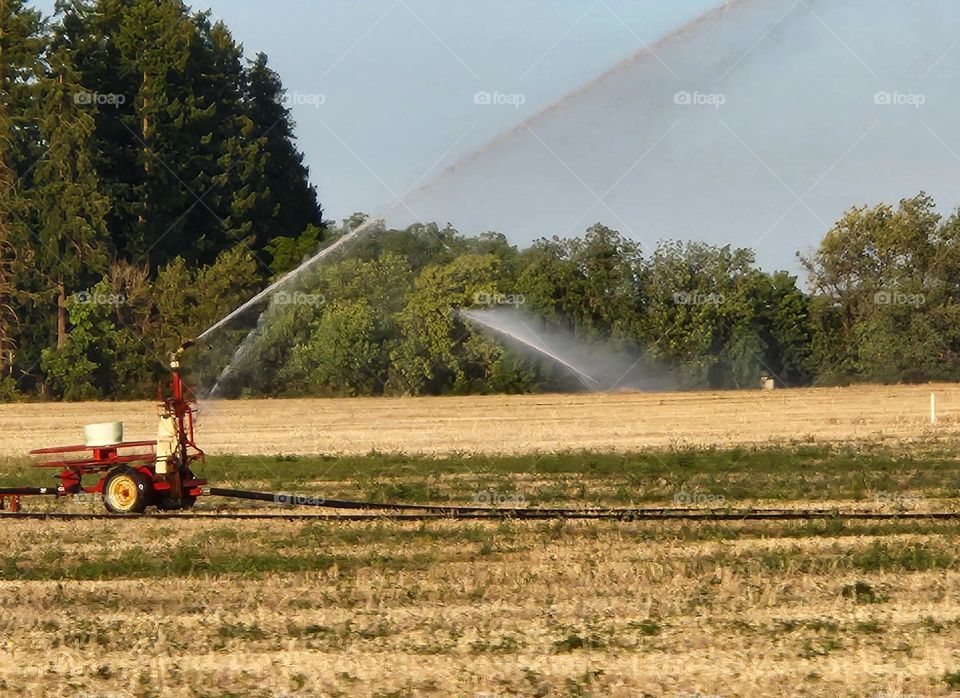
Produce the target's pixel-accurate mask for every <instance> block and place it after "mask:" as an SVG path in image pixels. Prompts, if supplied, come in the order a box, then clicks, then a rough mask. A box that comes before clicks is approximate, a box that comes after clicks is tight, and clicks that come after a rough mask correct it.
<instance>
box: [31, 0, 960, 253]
mask: <svg viewBox="0 0 960 698" xmlns="http://www.w3.org/2000/svg"><path fill="white" fill-rule="evenodd" d="M40 6H41V7H44V8H45V9H49V8H50V7H51V6H52V2H46V3H40ZM209 6H210V7H211V9H212V11H213V14H214V16H215V17H218V18H222V19H224V20H225V21H226V22H227V24H228V25H229V27H230V28H231V30H232V31H233V33H234V35H235V36H236V38H237V39H238V40H239V41H241V42H242V43H243V44H244V47H245V50H246V52H247V54H248V55H253V53H255V52H256V51H260V50H262V51H264V52H266V53H267V54H268V55H269V57H270V60H271V64H272V65H273V67H274V69H276V70H277V71H278V72H279V73H280V74H281V76H282V77H283V81H284V84H285V85H286V87H287V89H288V90H289V92H290V93H291V95H292V98H293V112H294V115H295V118H296V120H297V122H298V129H297V133H298V137H299V145H300V147H301V149H302V150H303V151H304V153H305V154H306V160H307V163H308V164H309V165H310V168H311V174H312V179H313V181H314V182H315V184H316V185H317V188H318V190H319V192H320V195H321V200H322V202H323V204H324V207H325V210H326V213H327V216H328V218H332V219H340V218H342V217H344V216H346V215H349V214H350V213H352V212H354V211H365V212H368V213H371V214H385V215H386V218H387V220H388V223H390V224H392V225H405V224H408V223H410V222H413V221H415V220H424V221H432V220H434V221H437V222H439V223H440V224H443V223H446V222H451V223H452V224H454V225H455V226H456V227H457V228H458V229H460V230H461V231H463V232H465V233H467V234H477V233H480V232H484V231H486V230H498V231H501V232H504V233H505V234H507V235H508V237H509V238H510V239H511V240H512V241H513V242H515V243H517V244H520V245H525V244H527V243H529V242H530V241H531V240H533V239H535V238H537V237H541V236H550V235H567V236H570V235H576V234H580V233H582V232H583V231H584V229H585V228H586V227H587V226H589V225H591V224H592V223H595V222H603V223H605V224H607V225H609V226H611V227H614V228H617V229H619V230H620V231H621V232H623V233H625V234H627V235H629V236H631V237H633V238H634V239H636V240H638V241H639V242H641V244H642V246H643V247H644V249H646V250H648V251H649V250H650V249H651V248H652V247H654V246H655V245H656V244H657V242H658V241H659V240H662V239H685V240H703V241H707V242H710V243H714V244H720V245H722V244H734V245H739V246H747V247H751V248H753V249H755V250H756V251H757V256H758V261H759V262H760V264H761V265H762V266H763V267H765V268H768V269H772V268H784V269H789V270H791V271H794V272H796V271H799V269H800V265H799V263H798V261H797V258H796V253H797V252H798V251H799V252H805V253H807V252H810V251H811V250H812V249H813V247H814V246H815V245H816V244H817V242H818V241H819V240H820V238H822V236H823V235H824V233H825V232H826V231H827V230H828V229H829V228H830V226H831V225H832V223H833V221H835V220H836V219H837V218H838V217H839V216H840V215H841V214H842V213H843V211H844V210H846V209H848V208H850V207H851V206H854V205H865V204H871V205H872V204H876V203H879V202H890V203H895V202H896V201H897V200H899V199H900V198H903V197H908V196H913V195H915V194H917V193H918V192H919V191H920V190H925V191H927V192H928V193H931V194H932V195H934V197H935V198H936V199H937V201H938V202H939V204H940V206H941V209H942V210H943V211H944V212H945V213H949V212H950V211H952V210H953V209H955V208H956V206H957V205H958V204H960V195H958V191H960V135H958V134H957V132H956V128H955V114H956V113H957V111H958V110H960V96H958V95H957V93H956V91H955V89H954V83H955V77H956V75H957V74H958V72H960V41H958V40H957V37H956V32H955V28H956V27H957V26H960V3H957V2H956V0H915V2H914V3H903V2H902V0H727V2H722V1H721V0H671V1H670V2H667V1H666V0H486V1H485V2H482V3H466V2H457V3H454V2H451V1H450V0H364V1H363V2H357V1H356V0H281V2H277V3H264V2H262V0H256V1H254V0H214V1H213V2H211V3H209ZM195 7H197V8H199V7H201V6H200V5H195ZM705 13H706V14H708V16H707V17H706V18H703V19H701V20H700V21H696V22H694V23H693V25H689V24H688V23H690V22H692V21H693V20H696V19H697V18H701V17H703V16H704V15H705ZM679 27H686V28H685V29H684V31H682V32H680V33H679V34H678V35H675V36H672V37H671V38H670V39H669V40H666V41H660V42H659V43H658V40H660V39H663V37H665V36H666V35H668V34H670V33H671V32H672V31H674V30H676V29H678V28H679ZM651 46H652V47H653V52H649V51H647V52H645V53H644V52H643V51H644V49H645V48H648V47H651ZM598 76H602V79H600V80H596V78H598ZM571 93H573V96H572V97H571V96H570V95H571ZM478 94H479V99H478V97H477V96H478ZM684 95H686V97H684ZM565 96H567V98H566V99H562V98H564V97H565ZM561 99H562V101H561V102H560V103H559V104H557V102H558V100H561ZM685 100H686V101H685ZM478 101H479V102H480V103H478ZM485 102H490V103H485ZM550 105H555V106H554V107H553V108H551V109H549V110H547V111H546V112H545V113H542V112H543V110H544V109H545V108H547V107H550ZM491 143H492V144H491ZM398 199H401V200H402V201H401V203H397V200H398Z"/></svg>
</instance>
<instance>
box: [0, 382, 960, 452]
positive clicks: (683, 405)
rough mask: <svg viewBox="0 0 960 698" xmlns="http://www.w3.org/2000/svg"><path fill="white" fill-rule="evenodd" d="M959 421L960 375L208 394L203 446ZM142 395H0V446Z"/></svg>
mask: <svg viewBox="0 0 960 698" xmlns="http://www.w3.org/2000/svg"><path fill="white" fill-rule="evenodd" d="M931 392H935V393H936V395H937V402H938V413H939V417H938V423H937V426H936V430H935V431H936V433H937V434H941V435H945V436H952V435H956V434H958V433H960V385H953V384H950V385H925V386H893V387H889V386H857V387H850V388H819V389H804V390H783V391H775V392H771V393H762V392H759V391H729V392H676V393H635V394H630V393H621V394H616V395H607V394H596V395H517V396H472V397H443V398H395V399H391V398H382V399H380V398H363V399H333V400H242V401H208V402H204V403H203V404H202V405H201V415H200V422H199V437H198V438H199V441H200V443H201V444H202V446H203V447H204V448H205V449H206V450H207V451H208V452H210V453H213V454H217V453H236V454H277V453H289V454H312V453H361V454H362V453H368V452H370V451H372V450H379V451H385V452H400V451H402V452H407V453H424V454H440V453H452V452H480V453H522V452H531V451H544V452H548V451H562V450H568V449H594V450H620V451H625V450H636V449H640V448H649V447H661V448H662V447H674V446H701V445H719V446H726V445H732V444H758V443H763V444H768V443H787V444H790V443H806V442H825V441H826V442H842V441H860V440H874V441H897V440H908V441H909V440H914V439H918V438H922V437H925V436H927V435H929V434H930V433H931V426H930V419H929V413H930V393H931ZM155 415H156V409H155V407H154V406H153V405H152V404H151V403H80V404H76V403H74V404H15V405H0V454H2V455H18V454H23V453H24V452H26V451H27V450H29V449H31V448H37V447H42V446H49V445H54V444H65V443H76V442H79V441H80V440H81V427H82V425H83V424H85V423H90V422H99V421H112V420H123V421H124V422H125V423H126V437H127V438H128V439H143V438H146V439H150V438H153V437H154V434H155V430H156V426H155V418H156V417H155Z"/></svg>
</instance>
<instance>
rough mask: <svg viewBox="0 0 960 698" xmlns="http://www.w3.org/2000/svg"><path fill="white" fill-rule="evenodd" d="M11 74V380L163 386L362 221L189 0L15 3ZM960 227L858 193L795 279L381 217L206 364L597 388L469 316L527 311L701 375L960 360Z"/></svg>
mask: <svg viewBox="0 0 960 698" xmlns="http://www.w3.org/2000/svg"><path fill="white" fill-rule="evenodd" d="M0 90H2V92H3V95H2V97H3V99H0V399H4V400H9V399H16V398H18V397H22V396H31V397H41V398H47V399H92V398H127V397H138V398H145V397H150V396H152V395H153V394H154V393H155V389H156V388H155V386H156V383H157V381H158V380H160V379H161V378H162V376H163V373H164V371H165V367H164V366H163V363H162V361H163V357H164V356H165V354H166V352H168V351H170V350H171V349H173V348H174V347H176V346H177V345H178V343H179V342H180V340H182V339H183V338H186V337H194V336H196V335H197V334H198V333H200V332H201V331H202V330H203V329H205V328H206V327H209V326H210V325H211V324H213V323H214V322H215V321H216V320H218V319H219V318H221V317H222V316H224V315H225V314H226V313H228V312H229V311H230V310H232V309H233V308H235V307H237V306H238V305H240V304H241V303H242V302H243V301H245V300H246V299H247V298H249V297H250V296H252V295H253V294H254V293H256V292H257V291H258V290H259V289H261V288H263V287H264V286H266V285H267V284H268V283H270V282H271V281H272V280H274V279H276V278H278V277H279V276H280V275H282V274H284V273H286V272H287V271H289V270H291V269H293V268H294V267H296V266H297V265H299V264H300V263H301V261H302V260H303V259H304V258H306V257H308V256H310V255H312V254H313V253H315V252H316V251H317V250H318V249H320V248H321V247H323V246H325V245H328V244H330V243H331V242H332V241H334V240H336V239H338V238H339V237H340V236H342V235H345V234H347V233H348V232H349V231H351V230H354V229H355V228H356V227H357V226H358V225H360V224H361V223H362V222H363V221H364V220H365V217H364V216H363V215H360V214H357V215H355V216H354V217H352V218H351V219H350V220H347V221H343V222H342V224H340V225H330V224H328V223H326V222H325V221H324V220H323V218H322V211H321V207H320V204H319V202H318V200H317V194H316V191H315V190H314V188H313V187H312V186H311V184H310V181H309V173H308V171H307V169H306V167H305V166H304V165H303V156H302V154H301V153H300V152H299V151H298V150H297V147H296V144H295V139H294V123H293V121H292V118H291V116H290V112H289V110H288V108H287V107H286V105H285V99H284V95H285V91H284V88H283V85H282V82H281V80H280V78H279V76H278V75H277V74H276V73H275V72H274V71H273V70H272V69H271V68H270V67H269V66H268V62H267V58H266V56H264V55H262V54H258V55H256V56H255V57H254V58H253V59H252V60H247V59H246V58H245V57H244V54H243V50H242V47H241V46H239V45H238V44H237V43H236V42H235V41H234V40H233V38H232V37H231V35H230V33H229V30H228V29H227V28H226V26H224V25H223V24H222V23H212V22H211V21H210V18H209V15H208V14H206V13H198V12H193V11H192V10H190V9H189V8H188V7H187V6H185V5H184V4H183V3H182V2H180V1H179V0H71V1H70V2H63V1H61V2H59V3H58V5H57V12H56V13H55V15H54V16H53V18H50V19H44V18H43V17H42V16H41V15H40V14H39V13H38V12H36V11H35V10H33V9H31V8H29V7H28V6H27V5H26V4H25V3H24V2H23V0H0ZM507 232H509V231H507ZM958 234H960V218H958V216H957V215H953V216H948V217H943V216H941V215H940V214H938V213H937V210H936V206H935V204H934V202H933V200H932V199H931V198H930V197H929V196H927V195H925V194H923V193H921V194H919V195H917V196H915V197H913V198H909V199H904V200H903V201H901V202H899V204H897V205H888V204H882V205H878V206H874V207H858V208H853V209H850V210H849V211H848V212H847V213H845V214H844V215H843V217H842V218H841V219H840V220H839V221H838V222H837V223H836V225H835V226H834V227H833V228H832V229H831V230H829V231H827V232H826V234H825V236H824V238H823V239H822V241H821V243H820V244H819V246H818V247H817V249H816V250H815V251H814V252H813V253H812V254H810V255H809V256H808V257H805V258H802V260H801V261H802V264H803V266H804V268H805V270H806V279H805V280H804V282H803V283H800V282H799V281H798V279H797V277H796V276H793V275H791V274H788V273H786V272H782V271H781V272H767V271H764V270H762V269H761V268H759V267H758V266H757V264H756V260H755V258H754V254H753V252H752V251H751V250H749V249H742V248H734V247H732V246H722V247H717V246H711V245H706V244H703V243H695V242H692V243H679V242H663V243H660V244H659V245H657V246H656V247H655V248H654V249H651V250H644V249H641V247H640V246H639V245H638V244H637V243H636V242H634V241H631V240H629V239H627V238H625V237H623V236H621V235H620V234H619V233H618V232H617V231H615V230H612V229H610V228H607V227H605V226H603V225H601V224H597V225H594V226H592V227H591V228H589V229H588V230H586V231H585V232H584V234H583V235H581V236H578V237H575V238H570V239H560V238H556V237H554V238H548V239H542V240H538V241H536V242H535V243H533V244H532V245H530V246H528V247H526V248H524V249H520V248H518V247H517V246H514V245H511V244H510V243H509V241H508V238H507V237H506V236H505V235H503V234H499V233H487V234H484V235H479V236H473V237H470V236H465V235H462V234H460V233H459V232H458V231H457V230H455V229H454V228H452V227H451V226H450V225H447V226H444V227H441V226H438V225H436V224H417V225H414V226H411V227H410V228H407V229H404V230H393V229H387V228H384V227H383V226H380V227H376V228H374V229H373V230H371V231H369V232H367V233H366V234H364V235H363V236H362V237H359V238H357V239H356V240H353V241H351V242H350V243H349V244H347V245H345V246H344V249H343V250H342V251H341V252H338V253H337V254H335V255H331V257H330V258H329V259H327V260H324V261H323V262H322V263H320V264H318V265H316V267H315V268H313V269H310V270H308V271H307V272H306V273H304V274H302V275H301V276H300V277H298V279H297V281H296V283H293V284H290V285H288V286H285V287H284V288H282V289H281V290H280V292H278V293H276V294H274V295H273V297H272V298H271V299H270V301H269V303H267V304H265V305H263V306H260V307H258V308H256V309H254V310H253V311H252V312H251V313H249V314H247V315H246V316H245V317H241V318H238V320H237V322H235V323H231V324H230V325H228V326H227V327H225V328H224V329H223V330H222V331H218V332H217V333H215V334H214V335H212V336H211V337H210V340H209V342H208V343H204V344H203V346H201V347H200V348H199V350H198V351H197V352H196V354H195V355H194V356H192V357H190V364H191V365H192V367H193V369H194V371H195V374H196V375H195V378H196V379H197V380H198V381H199V382H200V383H201V384H202V385H203V386H204V387H205V388H206V389H212V388H213V387H214V386H216V387H217V390H218V391H219V393H220V394H222V395H225V396H236V395H382V394H385V395H396V394H445V393H482V392H526V391H545V390H568V389H577V388H578V387H579V384H578V383H577V382H576V381H575V380H574V379H573V378H572V377H571V375H569V373H568V372H565V371H563V370H561V369H560V368H558V367H557V366H555V365H553V364H551V363H550V362H545V361H543V360H540V359H538V358H537V357H535V356H532V355H530V354H529V353H525V352H523V351H519V350H517V348H516V347H514V346H511V345H510V344H509V343H504V342H503V341H501V340H500V339H498V338H494V337H491V336H489V335H487V334H485V333H484V332H482V331H480V330H478V328H477V327H475V326H473V325H471V324H470V323H469V322H466V321H465V320H464V319H463V317H462V316H461V315H459V314H458V313H457V312H456V310H457V309H461V308H476V307H491V306H493V307H496V306H509V307H514V308H518V309H520V310H522V311H523V312H524V313H525V314H526V315H527V316H528V317H529V318H531V320H530V321H531V322H532V323H535V325H537V326H539V327H541V328H542V329H543V330H544V331H547V330H550V329H563V330H566V331H567V332H569V333H571V334H573V335H575V336H576V337H577V338H579V340H580V341H581V342H582V343H584V344H585V345H587V346H592V345H595V346H597V347H604V348H611V347H612V348H614V349H616V350H617V351H619V352H621V353H623V354H624V355H626V356H630V357H635V359H636V360H637V361H640V362H643V363H642V365H644V366H649V367H650V370H652V371H656V372H658V373H660V374H662V375H666V376H669V377H670V378H671V381H672V382H673V384H674V385H676V386H678V387H690V388H708V387H709V388H735V387H751V388H752V387H756V386H757V385H758V382H759V379H760V377H761V376H770V377H772V378H774V380H775V381H777V382H779V383H780V384H782V385H788V386H796V385H811V384H845V383H850V382H856V381H873V382H899V381H926V380H956V379H958V378H960V336H958V329H957V328H958V323H957V319H958V318H957V313H958V297H960V296H958V291H960V244H958V242H960V240H958V239H957V238H958ZM238 348H239V349H238ZM227 366H229V367H230V370H228V371H225V370H224V369H225V367H227Z"/></svg>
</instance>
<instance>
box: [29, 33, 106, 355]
mask: <svg viewBox="0 0 960 698" xmlns="http://www.w3.org/2000/svg"><path fill="white" fill-rule="evenodd" d="M40 92H41V95H42V96H41V100H42V102H41V109H42V112H41V118H40V135H41V137H42V138H43V142H44V144H45V146H46V148H47V154H46V156H45V157H44V158H43V160H41V161H40V163H39V164H38V165H37V168H36V172H35V176H34V187H33V191H32V193H31V196H32V200H33V203H34V206H35V208H36V211H37V216H38V221H39V226H38V236H39V239H40V270H41V272H42V274H43V275H44V277H45V278H46V279H47V285H48V287H52V289H53V291H54V295H55V296H56V299H57V346H58V347H61V346H63V344H64V342H65V341H66V336H67V306H66V300H67V294H68V292H75V291H77V290H80V289H81V288H82V287H83V283H85V282H90V281H95V280H96V278H95V276H96V275H97V274H99V273H102V272H103V271H104V270H105V269H106V267H107V263H108V261H109V258H110V253H109V242H108V232H107V228H106V224H105V222H104V217H105V216H106V213H107V211H109V209H110V201H109V199H108V198H107V197H106V196H105V195H104V194H103V193H102V192H101V190H100V180H99V178H98V176H97V172H96V168H95V166H94V161H93V156H92V151H93V148H94V139H93V133H94V120H93V116H92V115H91V114H90V110H91V109H95V108H96V107H95V106H93V105H88V104H86V102H87V100H86V99H84V98H82V97H81V95H84V94H89V93H88V92H87V91H86V90H85V88H84V87H82V86H81V85H80V84H79V83H78V82H77V73H76V71H75V70H74V68H73V66H72V65H71V63H70V58H69V53H68V51H67V50H66V49H62V48H61V49H58V50H57V51H55V52H54V53H53V54H52V55H51V56H50V74H49V75H48V76H46V77H45V78H44V79H43V80H42V83H41V86H40Z"/></svg>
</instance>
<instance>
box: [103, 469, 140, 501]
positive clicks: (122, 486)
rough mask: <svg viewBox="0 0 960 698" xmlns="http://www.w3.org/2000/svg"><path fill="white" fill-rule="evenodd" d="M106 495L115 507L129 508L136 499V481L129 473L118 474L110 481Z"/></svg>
mask: <svg viewBox="0 0 960 698" xmlns="http://www.w3.org/2000/svg"><path fill="white" fill-rule="evenodd" d="M107 497H109V498H110V501H111V502H112V503H113V505H114V506H115V507H116V508H117V509H129V508H130V507H132V506H133V505H134V503H135V502H136V501H137V483H136V481H135V480H134V479H133V478H132V477H130V476H129V475H119V476H117V477H115V478H113V479H112V480H111V481H110V486H109V487H108V488H107Z"/></svg>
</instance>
